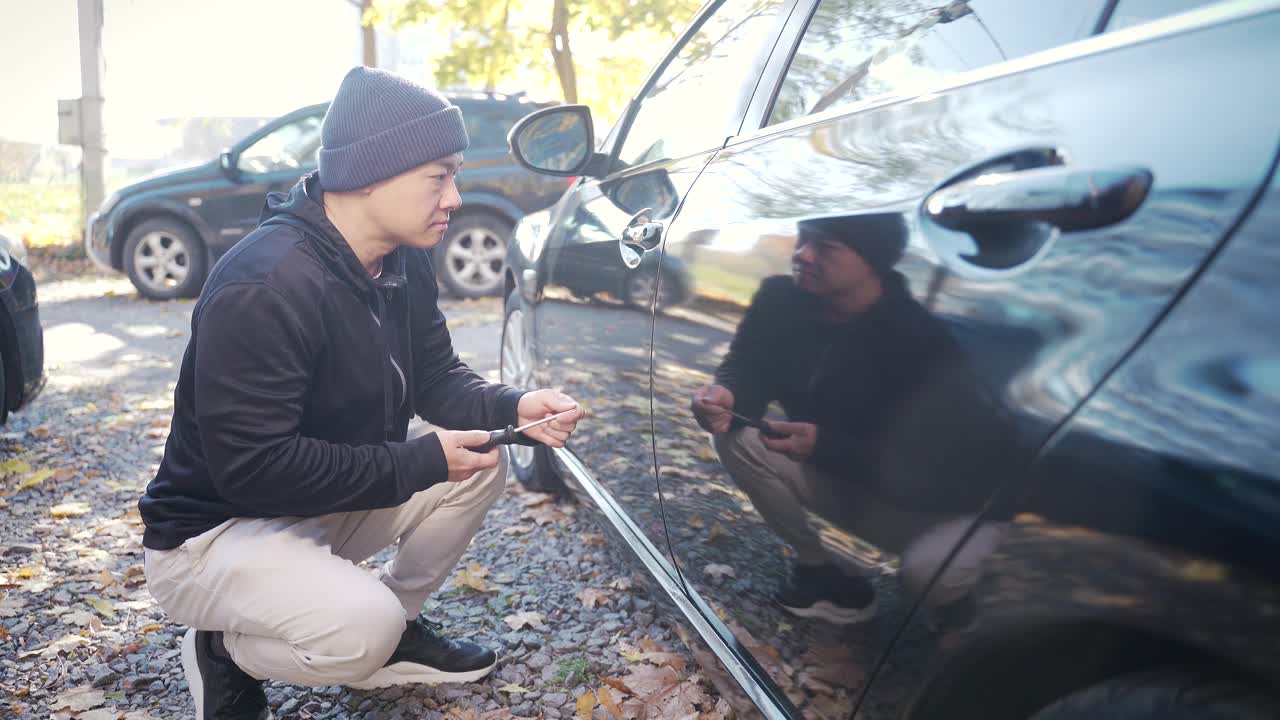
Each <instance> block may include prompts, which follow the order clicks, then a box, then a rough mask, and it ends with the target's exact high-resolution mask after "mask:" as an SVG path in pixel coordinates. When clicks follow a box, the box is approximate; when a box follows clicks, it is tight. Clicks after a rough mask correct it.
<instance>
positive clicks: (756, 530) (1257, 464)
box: [502, 0, 1280, 720]
mask: <svg viewBox="0 0 1280 720" xmlns="http://www.w3.org/2000/svg"><path fill="white" fill-rule="evenodd" d="M1184 10H1185V11H1186V12H1179V11H1184ZM1277 38H1280V2H1275V1H1274V0H1266V1H1263V0H1255V1H1252V2H1249V1H1245V2H1222V3H1212V2H1189V1H1181V2H1150V1H1148V0H1039V1H1038V2H1008V1H1005V0H969V1H968V2H964V1H958V2H949V1H946V0H933V1H932V2H930V1H929V0H882V1H881V2H875V3H870V2H865V1H864V0H713V1H712V2H710V3H708V5H707V6H706V7H705V8H703V10H702V11H701V12H700V13H699V14H698V15H697V17H696V19H695V20H694V21H693V23H692V25H691V26H690V27H689V29H688V30H687V31H686V32H685V33H684V34H683V35H682V36H681V37H680V38H679V40H678V41H677V42H676V44H675V46H674V47H673V49H672V50H671V51H670V53H669V54H668V56H667V57H666V58H665V59H664V60H663V61H662V62H661V63H660V64H659V65H658V66H657V67H656V69H655V70H654V71H653V73H652V74H651V75H650V77H649V78H648V80H647V81H646V83H645V84H644V85H643V87H642V88H641V89H640V92H639V93H638V94H637V95H636V96H635V98H634V99H633V100H632V101H631V103H630V104H629V106H628V108H627V110H626V111H625V112H624V114H623V116H622V118H621V120H620V121H619V122H618V123H617V124H616V125H615V128H614V130H613V131H612V132H611V133H610V136H609V137H608V138H607V139H606V140H605V141H604V142H603V143H602V144H600V146H599V147H598V148H597V146H596V143H595V141H594V139H593V138H592V133H591V128H592V122H591V118H590V111H589V110H588V109H587V108H585V107H583V106H565V107H557V108H552V109H547V110H543V111H540V112H538V113H535V114H533V115H531V116H530V117H528V118H526V119H525V120H524V121H522V122H521V123H520V124H519V125H517V126H516V128H515V129H514V130H513V131H512V135H511V143H512V148H513V151H514V153H515V154H516V156H517V159H518V160H519V161H521V162H522V163H525V164H526V165H527V166H528V167H531V168H536V169H538V170H539V171H540V172H544V173H547V174H550V175H559V176H566V177H578V179H577V181H576V182H575V184H574V185H573V187H572V189H571V190H570V192H568V193H567V194H566V195H565V196H564V197H563V198H561V200H560V201H559V202H558V203H557V204H556V205H555V206H554V207H552V208H551V209H550V210H549V211H548V212H547V213H545V214H540V215H538V216H536V217H532V218H530V219H529V221H527V222H526V223H524V224H522V225H521V226H520V227H518V228H517V231H516V242H515V243H513V244H512V247H511V251H510V255H509V257H508V263H507V264H508V268H509V269H508V275H507V279H506V283H505V291H506V296H505V297H506V320H505V324H504V331H503V340H502V343H503V344H502V374H503V378H504V380H505V381H506V382H511V383H515V384H521V385H527V386H531V387H538V386H559V387H563V388H564V389H565V390H566V391H567V392H569V393H571V394H572V395H574V396H575V397H577V398H580V399H581V401H582V402H583V404H584V405H585V406H586V407H587V408H588V409H589V411H590V414H591V417H589V419H588V420H587V421H586V422H584V423H583V424H582V426H581V428H580V431H579V434H578V435H575V437H574V439H573V440H572V442H571V443H570V445H569V447H568V448H566V449H563V450H554V451H551V450H547V449H546V448H538V449H532V448H528V449H520V448H517V449H516V450H515V452H513V458H514V466H515V472H516V474H517V475H518V477H519V478H520V479H521V480H522V481H524V482H525V483H526V484H527V485H529V486H531V487H534V488H538V489H543V490H557V489H565V488H567V489H568V490H570V491H572V492H573V493H574V494H576V495H578V496H580V497H582V498H583V499H585V500H588V502H587V505H588V506H590V507H592V508H593V509H595V510H597V511H598V513H599V515H600V516H601V518H602V521H603V525H604V526H605V527H606V528H607V529H608V530H609V531H610V532H611V534H613V535H614V537H615V539H616V540H618V541H619V542H620V543H621V545H622V547H624V548H626V549H627V550H628V552H627V554H628V555H630V556H631V557H632V558H634V559H636V560H637V561H638V562H639V563H640V564H641V565H642V566H643V568H644V570H645V572H644V575H645V577H647V578H648V579H649V580H650V581H651V582H652V584H653V586H654V587H655V588H656V589H657V590H656V594H657V595H658V596H659V597H660V598H661V599H663V600H664V601H665V602H667V603H668V604H669V606H670V608H669V609H670V610H671V613H672V614H671V617H672V618H674V619H675V620H676V621H677V625H678V627H679V628H680V630H681V631H682V635H683V636H684V637H685V639H686V641H687V642H688V643H689V645H690V647H691V648H692V649H693V651H694V652H695V654H696V655H697V656H698V657H699V658H700V660H701V665H702V670H703V671H704V672H705V673H706V674H707V675H708V676H709V677H711V678H712V679H715V680H716V681H717V684H718V686H719V688H720V690H721V692H722V693H723V694H724V696H725V697H727V698H730V699H731V700H732V702H733V703H734V705H735V706H736V707H737V708H738V710H739V712H740V714H742V715H743V716H753V715H757V714H759V715H763V716H766V717H770V718H783V717H814V718H842V717H851V716H856V717H858V718H910V719H912V720H917V719H925V718H928V719H939V718H942V719H947V718H983V719H984V720H1004V719H1018V720H1022V719H1025V718H1035V720H1066V719H1071V720H1086V719H1092V718H1126V719H1133V720H1137V719H1142V720H1156V719H1161V720H1164V719H1170V720H1171V719H1172V718H1179V719H1186V718H1219V717H1221V718H1226V717H1232V718H1250V719H1258V720H1261V718H1276V717H1280V709H1278V708H1280V704H1278V702H1277V698H1276V695H1277V693H1278V692H1280V642H1278V641H1277V638H1280V562H1278V561H1277V558H1280V325H1277V321H1276V308H1277V307H1280V285H1278V284H1277V280H1276V278H1277V277H1280V238H1278V237H1277V230H1276V228H1277V227H1278V226H1280V225H1278V223H1280V184H1277V183H1280V181H1278V180H1277V179H1276V177H1275V174H1276V163H1277V157H1278V155H1277V153H1278V151H1280V123H1278V122H1277V114H1276V111H1277V108H1280V83H1277V82H1276V79H1275V74H1276V73H1275V70H1276V68H1277V67H1280V43H1277V42H1276V39H1277ZM641 268H647V269H648V270H647V272H649V273H650V274H651V276H650V281H649V282H648V284H647V286H646V287H648V288H649V295H648V297H647V298H640V297H634V296H632V297H630V298H628V302H627V303H613V302H607V301H605V300H602V299H601V298H598V297H586V296H587V295H590V293H585V292H583V291H582V288H584V287H586V288H590V287H594V286H593V285H591V284H590V283H589V282H588V281H589V280H591V278H592V276H596V277H597V278H609V277H622V276H624V275H625V274H626V273H627V272H630V271H634V270H638V269H641ZM610 282H612V281H610ZM672 283H674V284H675V286H676V288H677V289H678V290H679V293H677V294H687V297H685V298H683V299H682V300H680V301H679V302H673V301H666V302H665V305H666V307H665V310H664V311H663V312H662V313H655V312H654V309H655V307H658V306H662V305H664V301H663V300H662V299H661V298H662V293H663V288H664V287H669V286H670V285H671V284H672ZM608 284H609V283H608V282H599V283H596V285H598V286H602V287H603V286H607V285H608ZM686 291H687V292H686ZM729 410H732V412H733V413H735V414H736V415H730V414H728V411H729ZM703 710H706V708H703Z"/></svg>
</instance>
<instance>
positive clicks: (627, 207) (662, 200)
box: [602, 168, 680, 219]
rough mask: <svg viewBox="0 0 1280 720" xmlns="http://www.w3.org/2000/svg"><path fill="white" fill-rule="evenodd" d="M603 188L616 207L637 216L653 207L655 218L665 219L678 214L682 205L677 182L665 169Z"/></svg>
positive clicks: (632, 176)
mask: <svg viewBox="0 0 1280 720" xmlns="http://www.w3.org/2000/svg"><path fill="white" fill-rule="evenodd" d="M602 189H603V190H604V193H605V195H607V196H608V198H609V199H610V200H612V201H613V204H614V205H617V206H618V207H619V208H621V209H622V210H623V211H624V212H627V213H631V214H633V215H634V214H635V213H638V212H640V210H641V209H642V208H652V210H653V216H654V217H656V218H659V219H665V218H669V217H671V216H672V215H674V214H675V212H676V207H677V206H679V204H680V194H679V193H678V192H677V191H676V186H675V183H673V182H671V176H670V175H669V174H668V173H667V171H666V170H665V169H663V168H659V169H657V170H650V171H646V172H642V173H639V174H637V175H629V176H627V177H624V178H620V179H618V180H617V181H616V182H612V183H611V184H609V187H607V188H602Z"/></svg>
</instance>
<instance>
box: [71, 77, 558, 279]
mask: <svg viewBox="0 0 1280 720" xmlns="http://www.w3.org/2000/svg"><path fill="white" fill-rule="evenodd" d="M448 97H449V99H450V100H451V101H452V102H453V103H454V104H456V105H458V106H459V107H460V108H462V113H463V119H464V122H465V123H466V125H467V133H468V135H469V136H470V139H471V147H470V148H469V149H468V151H467V153H466V155H467V167H466V170H465V172H463V173H462V175H461V176H459V180H458V188H459V191H460V192H461V193H462V200H463V206H462V208H461V209H460V210H459V211H457V212H456V213H454V216H453V220H452V221H451V222H450V223H449V231H448V234H447V235H446V236H445V238H444V241H443V242H441V243H440V245H438V246H437V247H436V250H435V252H436V265H437V268H438V276H439V280H440V282H441V284H442V285H444V287H445V288H446V289H447V290H449V291H450V292H452V293H453V294H454V295H457V296H459V297H477V296H481V295H487V294H493V293H496V292H497V291H498V289H499V288H500V287H501V284H502V264H503V258H504V256H505V255H506V249H507V244H508V240H509V238H510V236H511V229H512V227H513V226H514V225H515V223H516V222H517V221H518V220H519V219H520V218H521V217H523V216H524V215H525V213H528V212H532V211H535V210H539V209H542V208H545V207H547V206H548V205H550V204H551V203H553V202H555V200H556V199H557V198H558V197H559V196H560V194H561V193H562V192H563V191H564V189H565V186H566V182H565V181H564V180H563V179H556V178H548V177H545V176H540V175H538V174H536V173H533V172H530V171H528V170H526V169H524V168H522V167H520V166H518V165H516V164H515V163H514V162H513V161H512V160H511V158H510V156H509V154H508V152H507V146H506V135H507V132H508V131H509V130H510V129H511V127H512V125H514V124H515V123H516V121H517V120H519V119H520V118H522V117H524V116H525V115H527V114H528V113H530V112H532V111H534V110H537V109H540V108H545V107H547V104H545V103H535V102H531V101H529V100H528V99H527V98H526V97H524V96H522V95H500V94H495V93H470V94H459V93H454V94H450V95H448ZM327 108H328V103H323V104H319V105H312V106H309V107H305V108H302V109H299V110H296V111H294V112H292V113H290V114H288V115H285V116H284V117H281V118H279V119H277V120H274V121H272V122H270V123H268V124H266V125H264V126H263V127H262V128H260V129H258V130H257V131H255V132H253V133H252V134H250V135H249V136H248V137H246V138H245V139H243V140H241V141H240V142H238V143H236V145H235V146H233V147H232V148H230V149H229V150H227V151H226V152H224V153H222V155H220V156H219V157H218V158H217V159H215V160H213V161H211V162H208V163H204V164H200V165H196V166H194V167H190V168H184V169H180V170H174V171H171V172H166V173H163V174H160V175H155V176H153V177H150V178H147V179H144V180H140V181H138V182H136V183H134V184H132V185H129V186H127V187H124V188H122V189H120V190H119V191H117V192H115V193H113V194H112V195H111V196H110V197H108V198H107V200H106V201H105V202H103V204H102V206H101V207H100V208H99V209H98V212H97V213H95V214H94V215H93V216H92V217H90V219H89V223H88V225H87V226H86V230H85V238H84V242H85V248H86V250H87V252H88V254H89V256H90V257H91V258H93V259H94V261H95V262H96V263H97V264H98V265H100V266H102V267H104V268H107V269H114V270H118V271H122V272H124V273H126V274H127V275H128V276H129V279H130V280H131V281H132V282H133V284H134V286H135V287H136V288H137V289H138V292H140V293H141V294H142V295H144V296H146V297H148V298H152V299H158V300H160V299H169V298H177V297H194V296H195V295H198V294H199V292H200V288H201V287H203V286H204V279H205V275H206V274H207V272H208V270H209V268H211V267H212V266H213V263H214V262H215V261H216V260H217V259H218V257H220V256H221V255H222V253H224V252H226V251H227V250H228V249H230V248H231V246H232V245H234V244H235V243H236V242H237V241H238V240H239V239H240V238H242V237H244V236H245V234H246V233H248V232H249V231H250V230H252V229H253V228H254V226H255V225H257V223H258V216H259V214H260V213H261V212H262V206H263V202H264V200H265V198H266V195H267V193H269V192H271V191H274V190H287V189H288V188H290V187H291V186H292V185H293V184H294V183H295V182H296V181H297V180H298V178H299V177H301V176H302V175H305V174H306V173H308V172H311V171H312V170H314V169H315V167H316V152H317V151H318V150H319V148H320V125H321V121H322V120H323V119H324V113H325V110H326V109H327Z"/></svg>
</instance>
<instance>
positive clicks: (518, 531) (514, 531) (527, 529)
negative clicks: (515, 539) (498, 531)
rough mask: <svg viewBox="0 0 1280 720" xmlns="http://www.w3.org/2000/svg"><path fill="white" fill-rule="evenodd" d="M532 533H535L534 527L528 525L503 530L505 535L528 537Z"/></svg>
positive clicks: (511, 526)
mask: <svg viewBox="0 0 1280 720" xmlns="http://www.w3.org/2000/svg"><path fill="white" fill-rule="evenodd" d="M531 532H533V526H532V525H529V524H526V523H520V524H519V525H510V526H508V527H505V528H503V529H502V534H503V535H527V534H528V533H531Z"/></svg>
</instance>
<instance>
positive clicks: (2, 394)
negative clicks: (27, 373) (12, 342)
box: [0, 348, 9, 425]
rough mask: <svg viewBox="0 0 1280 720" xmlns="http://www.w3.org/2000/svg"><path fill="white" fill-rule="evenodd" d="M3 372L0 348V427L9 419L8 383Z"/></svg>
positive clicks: (2, 355) (2, 351)
mask: <svg viewBox="0 0 1280 720" xmlns="http://www.w3.org/2000/svg"><path fill="white" fill-rule="evenodd" d="M5 372H6V371H5V367H4V349H3V348H0V425H3V424H4V423H5V421H6V420H8V419H9V382H8V381H7V380H6V379H5V378H6V375H5Z"/></svg>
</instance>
